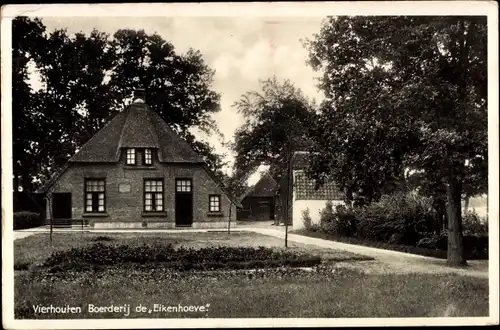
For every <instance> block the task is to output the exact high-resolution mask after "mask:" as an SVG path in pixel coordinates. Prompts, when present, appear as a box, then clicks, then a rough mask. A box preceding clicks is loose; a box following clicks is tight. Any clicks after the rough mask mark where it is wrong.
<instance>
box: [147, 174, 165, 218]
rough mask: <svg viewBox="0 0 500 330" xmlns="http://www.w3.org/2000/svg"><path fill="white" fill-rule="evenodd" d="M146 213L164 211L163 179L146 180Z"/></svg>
mask: <svg viewBox="0 0 500 330" xmlns="http://www.w3.org/2000/svg"><path fill="white" fill-rule="evenodd" d="M144 211H146V212H155V211H156V212H161V211H163V179H147V180H144Z"/></svg>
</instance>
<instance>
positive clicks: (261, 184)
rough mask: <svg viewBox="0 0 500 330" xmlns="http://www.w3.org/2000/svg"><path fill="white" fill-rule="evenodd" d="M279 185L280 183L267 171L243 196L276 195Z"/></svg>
mask: <svg viewBox="0 0 500 330" xmlns="http://www.w3.org/2000/svg"><path fill="white" fill-rule="evenodd" d="M277 187H278V183H276V181H275V180H274V179H273V178H272V176H271V175H270V174H269V173H268V172H266V173H264V175H263V176H262V177H261V178H260V180H259V181H258V182H257V183H256V184H255V185H253V186H252V187H250V189H249V190H248V191H247V192H246V193H245V195H244V196H243V198H244V197H247V196H254V197H272V196H274V194H275V191H276V189H277Z"/></svg>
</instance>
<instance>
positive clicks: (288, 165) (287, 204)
mask: <svg viewBox="0 0 500 330" xmlns="http://www.w3.org/2000/svg"><path fill="white" fill-rule="evenodd" d="M286 152H287V155H286V157H287V160H286V196H285V247H288V221H289V211H290V172H291V168H292V167H291V163H292V147H291V143H290V139H288V143H287V151H286Z"/></svg>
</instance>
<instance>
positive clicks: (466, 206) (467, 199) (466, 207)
mask: <svg viewBox="0 0 500 330" xmlns="http://www.w3.org/2000/svg"><path fill="white" fill-rule="evenodd" d="M469 202H470V196H465V203H464V204H465V205H464V212H468V211H469Z"/></svg>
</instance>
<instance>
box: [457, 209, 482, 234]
mask: <svg viewBox="0 0 500 330" xmlns="http://www.w3.org/2000/svg"><path fill="white" fill-rule="evenodd" d="M462 230H463V233H464V236H469V235H470V236H488V220H487V219H483V218H481V217H480V216H479V215H478V214H477V213H476V211H466V212H464V213H463V214H462Z"/></svg>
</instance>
